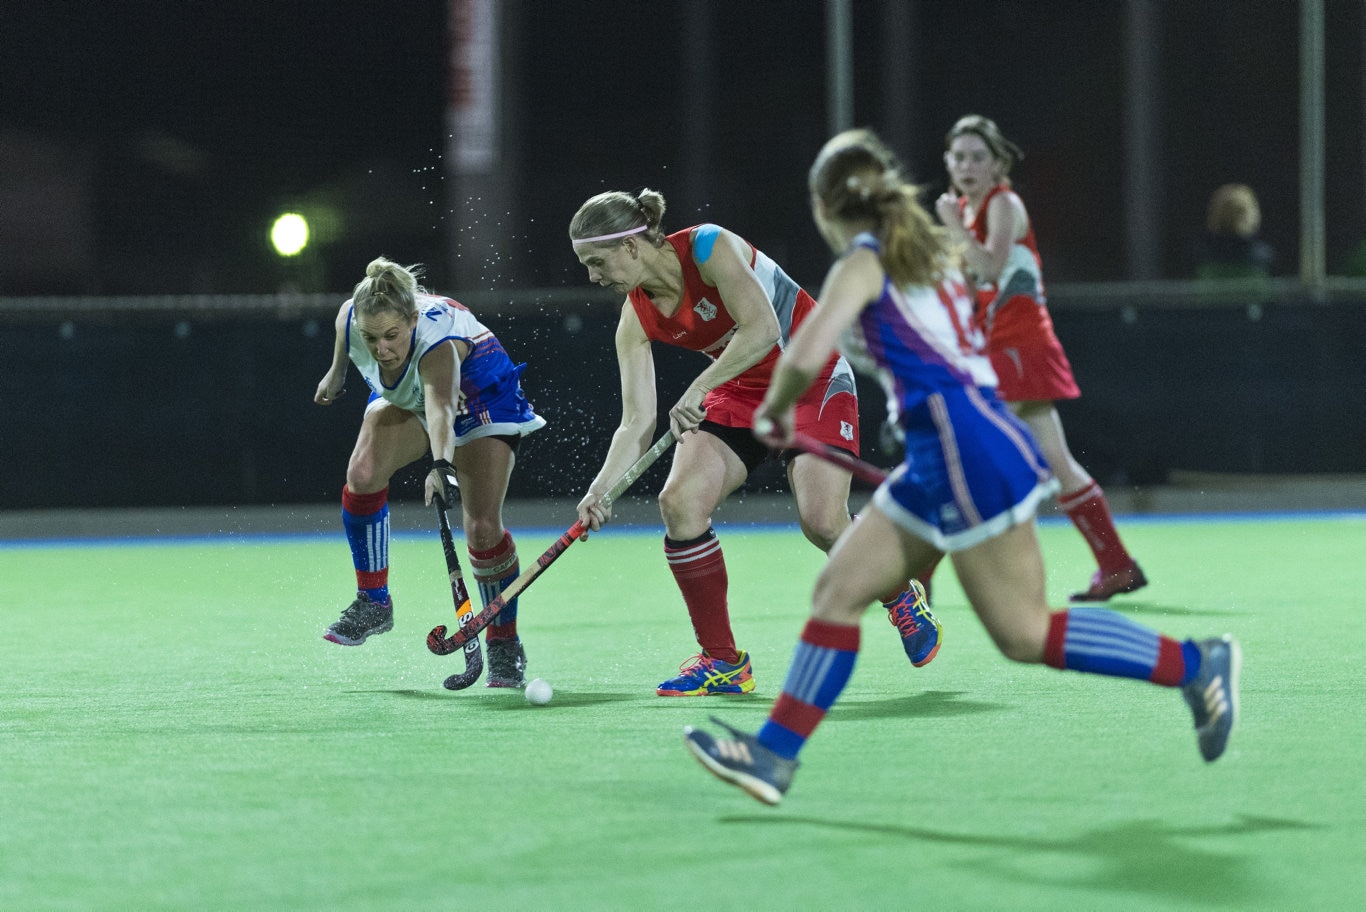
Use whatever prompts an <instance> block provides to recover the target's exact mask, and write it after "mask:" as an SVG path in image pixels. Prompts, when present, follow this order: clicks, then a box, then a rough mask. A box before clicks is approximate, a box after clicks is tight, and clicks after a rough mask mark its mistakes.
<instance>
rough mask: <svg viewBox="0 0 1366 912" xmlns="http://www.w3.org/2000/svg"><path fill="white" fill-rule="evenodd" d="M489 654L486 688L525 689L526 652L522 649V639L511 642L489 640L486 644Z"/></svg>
mask: <svg viewBox="0 0 1366 912" xmlns="http://www.w3.org/2000/svg"><path fill="white" fill-rule="evenodd" d="M485 645H486V647H487V648H488V653H489V660H488V669H489V679H488V681H486V682H485V684H484V686H485V687H525V686H526V677H525V676H524V675H523V674H522V672H524V671H526V650H524V649H523V648H522V639H521V637H514V638H512V639H510V640H489V641H488V642H487V643H486V644H485Z"/></svg>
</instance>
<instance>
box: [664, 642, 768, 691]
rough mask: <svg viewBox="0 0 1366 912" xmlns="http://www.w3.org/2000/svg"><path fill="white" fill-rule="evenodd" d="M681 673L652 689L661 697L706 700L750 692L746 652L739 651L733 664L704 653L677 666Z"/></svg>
mask: <svg viewBox="0 0 1366 912" xmlns="http://www.w3.org/2000/svg"><path fill="white" fill-rule="evenodd" d="M678 670H679V671H681V672H682V674H680V675H679V676H678V677H676V678H671V679H670V680H668V681H665V682H664V683H663V684H661V685H659V686H658V687H657V688H655V693H657V694H659V695H660V696H661V697H707V696H711V695H712V694H747V693H749V692H750V691H752V690H754V669H753V668H752V667H750V664H749V653H747V652H741V653H740V661H738V662H736V663H735V664H734V665H732V664H730V663H729V662H722V661H721V660H720V659H713V658H712V657H711V656H709V655H707V654H706V653H705V652H704V653H702V654H701V655H695V656H693V657H692V658H691V659H689V660H688V661H687V662H684V663H683V664H682V665H680V666H678Z"/></svg>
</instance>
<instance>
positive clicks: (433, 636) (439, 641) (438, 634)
mask: <svg viewBox="0 0 1366 912" xmlns="http://www.w3.org/2000/svg"><path fill="white" fill-rule="evenodd" d="M459 648H460V647H459V646H457V645H456V644H455V642H454V641H453V640H451V639H450V638H449V637H447V636H446V625H445V624H437V625H436V626H435V627H433V628H432V630H431V632H430V633H428V634H427V649H429V650H430V651H431V652H433V653H435V654H436V655H439V656H448V655H450V654H451V653H453V652H455V651H456V650H457V649H459Z"/></svg>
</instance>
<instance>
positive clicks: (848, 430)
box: [840, 421, 854, 440]
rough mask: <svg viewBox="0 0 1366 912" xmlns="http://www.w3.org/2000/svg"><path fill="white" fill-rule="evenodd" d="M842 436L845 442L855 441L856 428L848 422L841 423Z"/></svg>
mask: <svg viewBox="0 0 1366 912" xmlns="http://www.w3.org/2000/svg"><path fill="white" fill-rule="evenodd" d="M840 436H841V437H843V438H844V439H845V440H853V439H854V426H853V425H852V424H850V423H849V422H847V421H841V422H840Z"/></svg>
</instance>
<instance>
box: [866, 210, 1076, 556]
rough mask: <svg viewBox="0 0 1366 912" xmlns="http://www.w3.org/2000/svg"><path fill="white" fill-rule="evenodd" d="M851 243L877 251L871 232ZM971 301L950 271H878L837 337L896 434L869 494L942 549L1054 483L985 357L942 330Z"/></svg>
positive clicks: (1025, 517) (1024, 517) (1013, 514)
mask: <svg viewBox="0 0 1366 912" xmlns="http://www.w3.org/2000/svg"><path fill="white" fill-rule="evenodd" d="M857 247H866V248H868V249H870V250H872V251H873V252H874V253H876V254H878V255H879V256H881V245H880V244H879V242H878V240H877V238H876V237H874V236H873V235H871V234H861V235H859V236H858V237H857V238H855V239H854V242H853V245H852V247H851V250H852V249H854V248H857ZM963 308H966V310H965V311H964V310H963ZM971 309H972V303H971V299H970V298H968V296H967V290H966V288H965V287H964V285H963V282H962V280H961V278H960V277H958V276H956V275H954V274H950V275H948V276H946V278H945V279H944V280H943V281H941V282H940V283H939V285H937V286H934V287H930V286H913V287H906V288H898V287H896V286H894V285H893V284H892V283H891V280H890V279H884V281H883V286H882V293H881V295H879V296H878V298H877V299H876V300H875V301H871V302H869V304H868V306H867V307H865V308H864V310H863V311H862V313H860V314H859V316H858V318H857V320H856V321H855V322H854V323H853V324H852V325H851V326H850V327H849V330H848V331H847V332H846V333H845V335H844V337H843V338H842V339H841V340H840V349H841V351H842V352H843V354H844V355H845V357H846V358H848V359H849V361H850V362H851V363H852V364H853V365H854V366H855V367H856V368H859V369H861V370H866V371H868V372H870V373H872V374H873V375H874V376H876V377H877V379H878V381H879V382H880V383H881V384H882V388H883V391H884V392H885V393H886V396H887V413H888V417H889V418H890V419H892V420H894V421H896V422H897V423H898V425H899V426H900V428H901V430H902V432H903V433H904V435H905V443H906V457H905V460H904V461H903V462H902V464H901V465H900V466H898V467H897V469H896V471H894V472H893V473H892V475H891V477H890V478H888V479H887V481H886V482H885V483H883V485H882V486H881V487H880V488H878V490H877V492H876V493H875V494H874V495H873V502H874V503H875V504H876V505H877V506H878V508H879V509H881V510H882V512H883V513H885V514H886V515H887V516H888V517H890V518H891V519H892V520H893V521H894V522H896V523H897V524H898V525H900V526H901V527H902V528H904V529H905V530H906V531H908V532H910V533H911V534H913V535H915V536H917V537H918V538H922V539H924V540H926V541H927V542H929V543H930V544H932V545H934V546H935V547H936V548H938V549H939V550H941V551H946V552H949V551H960V550H963V549H965V548H970V547H972V546H974V545H977V544H980V543H981V542H983V541H986V540H988V539H990V538H993V537H995V536H997V535H999V534H1001V533H1002V532H1004V531H1006V530H1007V529H1009V528H1010V527H1011V526H1014V525H1018V524H1019V523H1022V522H1027V521H1029V520H1030V519H1031V518H1032V517H1033V516H1034V513H1035V511H1036V510H1037V508H1038V504H1039V502H1040V501H1041V500H1043V499H1045V498H1046V497H1048V496H1049V495H1050V494H1051V493H1052V492H1053V491H1054V489H1055V488H1056V487H1057V481H1056V480H1055V479H1054V478H1053V476H1052V472H1051V471H1050V470H1049V468H1048V464H1047V463H1046V462H1045V461H1044V458H1043V455H1042V454H1041V453H1040V452H1039V449H1038V445H1037V444H1036V443H1035V442H1034V438H1033V437H1032V436H1030V433H1029V430H1028V429H1027V428H1026V427H1025V425H1024V424H1023V423H1022V422H1021V421H1019V420H1018V419H1017V418H1016V417H1015V416H1014V415H1012V414H1011V413H1010V410H1009V409H1007V408H1006V407H1005V405H1004V404H1002V403H1001V401H1000V400H999V399H997V398H996V395H995V393H994V392H993V391H992V389H991V388H992V387H993V386H995V375H994V373H993V372H992V370H991V365H990V363H989V362H988V361H987V359H986V358H985V357H984V356H983V355H982V354H981V352H980V350H973V349H972V347H971V346H964V345H960V344H958V342H957V341H956V340H955V338H954V334H953V333H951V332H946V331H945V320H946V319H951V318H952V315H954V314H959V313H963V312H966V313H971ZM946 315H948V316H946Z"/></svg>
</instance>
